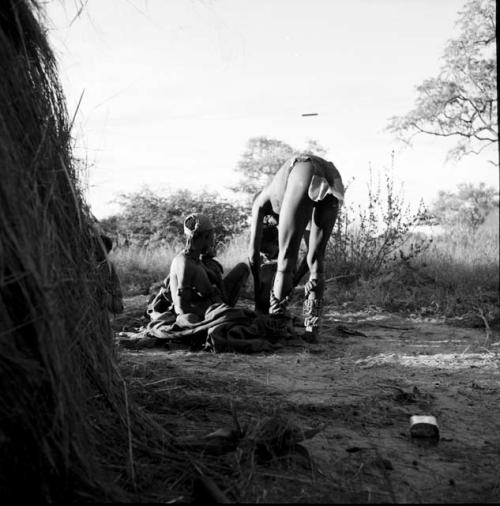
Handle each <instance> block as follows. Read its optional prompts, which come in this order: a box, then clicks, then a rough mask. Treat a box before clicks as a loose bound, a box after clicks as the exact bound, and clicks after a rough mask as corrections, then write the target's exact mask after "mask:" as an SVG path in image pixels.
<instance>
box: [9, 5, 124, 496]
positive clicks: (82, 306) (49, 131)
mask: <svg viewBox="0 0 500 506" xmlns="http://www.w3.org/2000/svg"><path fill="white" fill-rule="evenodd" d="M42 14H43V13H42V11H41V8H40V6H39V5H38V3H37V2H36V1H34V0H22V1H20V0H5V1H3V2H1V3H0V76H1V78H0V382H1V390H0V496H1V497H2V498H3V499H15V500H16V501H21V500H24V499H26V500H30V499H31V500H32V499H35V500H46V501H59V500H74V499H82V498H89V499H91V498H99V499H106V498H108V499H117V498H122V497H124V496H123V495H122V493H121V491H120V489H119V488H117V487H115V486H114V485H112V484H111V481H110V480H111V477H108V474H109V473H106V472H104V471H103V468H102V459H100V458H99V455H102V454H103V452H105V449H104V450H103V447H102V443H103V441H104V440H105V437H106V434H105V431H104V432H103V429H102V427H101V426H100V425H102V424H101V423H100V419H101V417H107V420H108V425H111V426H112V429H113V431H114V432H116V433H117V434H118V436H117V437H118V438H121V439H122V440H124V441H123V442H122V445H123V446H124V448H125V449H126V448H127V444H126V443H127V441H126V440H127V437H128V435H129V431H128V430H127V428H128V427H130V423H128V422H130V417H129V416H128V412H127V410H126V405H125V401H126V399H125V396H124V389H123V383H122V380H121V378H120V376H119V373H118V371H117V369H116V367H115V365H114V352H113V349H112V338H111V329H110V326H109V321H108V316H107V312H106V310H105V308H104V303H103V300H104V298H103V291H102V287H101V284H100V283H99V282H98V276H97V274H96V272H97V271H96V260H95V256H96V253H97V249H96V248H99V245H98V244H97V245H96V241H95V239H94V238H93V237H94V235H93V229H92V220H91V216H90V213H89V212H88V209H87V207H86V206H85V203H84V200H83V198H82V195H81V191H80V189H79V184H78V177H77V167H76V164H75V161H74V160H73V158H72V154H71V138H70V130H71V126H70V121H69V119H68V114H67V111H66V107H65V101H64V97H63V93H62V91H61V88H60V85H59V81H58V78H57V70H56V65H55V61H54V56H53V54H52V51H51V49H50V47H49V45H48V43H47V38H46V34H45V31H44V29H43V24H42V23H41V22H40V21H41V16H42ZM98 410H102V411H101V412H99V411H98ZM110 421H112V422H113V423H109V422H110ZM124 453H125V455H127V452H126V450H125V451H124Z"/></svg>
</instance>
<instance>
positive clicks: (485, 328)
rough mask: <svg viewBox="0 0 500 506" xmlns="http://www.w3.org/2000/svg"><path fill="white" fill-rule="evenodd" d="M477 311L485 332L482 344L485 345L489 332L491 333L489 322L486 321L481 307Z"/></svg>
mask: <svg viewBox="0 0 500 506" xmlns="http://www.w3.org/2000/svg"><path fill="white" fill-rule="evenodd" d="M477 313H478V315H479V317H480V318H481V320H483V322H484V331H485V332H486V339H485V340H484V343H483V346H486V343H487V342H488V341H489V339H490V334H491V328H490V324H489V323H488V320H487V319H486V316H485V315H484V311H483V310H482V309H481V308H478V309H477Z"/></svg>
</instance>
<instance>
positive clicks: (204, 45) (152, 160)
mask: <svg viewBox="0 0 500 506" xmlns="http://www.w3.org/2000/svg"><path fill="white" fill-rule="evenodd" d="M81 4H82V2H81V0H73V1H72V2H68V1H65V2H62V1H59V0H51V1H49V2H48V3H47V6H46V14H47V17H48V20H47V22H48V28H49V32H48V34H49V40H50V41H51V43H52V46H53V48H54V50H55V53H56V56H57V60H58V64H59V69H60V78H61V81H62V85H63V89H64V91H65V94H66V98H67V104H68V110H69V114H70V116H73V115H75V113H76V116H75V123H74V125H75V127H74V132H73V133H74V137H75V154H76V156H77V157H79V158H81V159H82V160H84V161H85V165H86V167H87V168H86V171H85V174H84V175H83V184H84V187H85V188H86V195H87V199H88V201H89V203H90V205H91V207H92V210H93V212H94V214H95V215H96V217H97V218H104V217H106V216H108V215H110V214H112V213H114V212H117V211H118V209H119V207H118V204H117V202H116V197H117V195H118V194H120V193H130V192H134V191H138V190H140V189H141V188H143V187H144V186H149V187H150V188H151V189H152V190H154V191H165V190H168V189H173V190H175V189H177V188H189V189H191V190H194V191H199V190H202V189H207V190H209V191H217V192H219V193H220V194H221V195H222V196H223V197H227V198H236V197H235V196H234V195H233V194H231V192H230V191H229V190H228V189H227V188H228V187H229V186H231V185H234V184H236V182H237V181H238V179H239V175H238V173H237V172H236V171H235V167H236V166H237V163H238V160H239V159H240V157H241V155H242V153H243V152H244V150H245V147H246V143H247V141H248V140H249V139H250V138H251V137H255V136H266V137H270V138H274V139H279V140H282V141H284V142H287V143H289V144H290V145H291V146H293V147H294V148H297V149H301V148H303V147H305V145H306V143H307V140H308V139H314V140H316V141H317V142H318V143H319V144H320V145H322V146H323V147H324V148H325V149H326V150H327V155H326V156H325V158H327V159H329V160H331V161H332V162H333V163H334V164H335V166H336V167H337V168H338V169H339V171H340V173H341V175H342V177H343V180H344V183H347V185H348V190H347V193H346V203H350V204H353V205H357V204H358V203H361V204H362V203H363V202H364V201H365V200H366V195H367V184H368V181H369V177H370V168H371V169H372V172H373V174H374V175H375V177H376V176H377V174H383V173H384V171H385V170H392V174H393V177H394V180H395V183H396V187H397V188H399V187H401V188H402V191H403V194H404V197H405V201H406V202H408V203H409V204H412V205H416V204H417V203H418V202H419V201H420V199H424V202H426V203H431V202H432V200H433V199H434V198H435V197H436V195H437V192H438V191H439V190H453V189H455V188H456V185H457V184H458V183H460V182H470V183H478V182H485V183H486V184H488V185H490V186H494V187H495V188H498V184H499V183H498V168H495V167H494V166H493V165H491V164H490V163H488V161H487V160H488V158H492V157H494V158H496V159H498V158H497V157H498V155H497V153H496V152H493V153H492V152H491V151H490V152H489V153H488V154H487V155H484V156H472V157H467V158H465V159H463V160H462V161H460V162H458V163H455V162H450V161H448V162H446V154H447V152H448V150H449V149H450V148H451V147H453V145H454V141H450V140H449V139H443V138H435V137H432V136H422V137H419V138H417V140H416V141H415V142H414V143H413V147H411V148H409V147H407V146H404V145H403V144H401V143H399V142H397V141H396V139H395V138H394V137H393V136H392V135H391V134H390V133H388V132H387V131H386V127H387V124H388V119H389V118H390V117H391V116H395V115H402V114H405V113H406V112H408V111H409V110H410V109H412V108H413V105H414V102H415V98H416V90H415V87H416V86H417V85H418V84H420V83H421V82H422V81H423V80H424V79H426V78H429V77H432V76H435V75H437V73H438V71H439V69H440V66H441V64H442V60H441V56H442V54H443V51H444V48H445V45H446V42H447V40H448V39H449V38H450V37H452V36H454V35H456V33H457V31H456V30H457V29H456V27H455V21H456V20H457V12H458V11H459V10H460V9H461V8H462V7H463V5H464V1H463V0H439V1H436V0H251V1H250V0H88V2H86V3H85V5H84V8H83V10H82V12H81V13H80V15H79V16H76V13H77V11H78V8H79V6H80V5H81ZM78 104H79V106H78ZM304 113H317V114H318V115H317V116H309V117H304V116H302V114H304ZM393 151H394V158H393V162H392V157H391V153H392V152H393ZM391 167H392V169H391Z"/></svg>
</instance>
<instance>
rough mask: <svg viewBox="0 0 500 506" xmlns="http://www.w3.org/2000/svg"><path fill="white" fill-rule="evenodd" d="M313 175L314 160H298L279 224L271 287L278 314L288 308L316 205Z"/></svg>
mask: <svg viewBox="0 0 500 506" xmlns="http://www.w3.org/2000/svg"><path fill="white" fill-rule="evenodd" d="M312 175H313V167H312V165H311V163H310V162H303V163H297V164H296V165H295V166H294V168H293V169H292V171H291V172H290V175H289V177H288V182H287V187H286V190H285V195H284V197H283V202H282V204H281V211H280V219H279V225H278V232H279V233H278V241H279V254H278V266H277V272H276V276H275V278H274V283H273V289H272V291H271V298H270V308H269V312H270V313H274V314H279V313H282V312H284V311H285V310H286V300H287V297H288V296H289V295H290V292H291V291H292V288H293V277H294V273H295V268H296V265H297V258H298V254H299V247H300V241H301V239H302V236H303V234H304V230H305V228H306V225H307V222H308V221H309V218H310V217H311V212H312V208H313V202H312V200H311V199H310V198H309V197H308V195H307V191H308V188H309V183H310V181H311V178H312Z"/></svg>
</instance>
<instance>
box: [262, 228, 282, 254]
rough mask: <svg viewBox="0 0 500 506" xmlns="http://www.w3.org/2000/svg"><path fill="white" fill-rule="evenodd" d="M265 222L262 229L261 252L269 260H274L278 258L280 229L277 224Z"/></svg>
mask: <svg viewBox="0 0 500 506" xmlns="http://www.w3.org/2000/svg"><path fill="white" fill-rule="evenodd" d="M271 223H273V222H272V221H271V222H267V223H266V222H264V226H263V228H262V241H261V245H260V251H261V252H262V253H263V254H264V255H265V256H266V257H267V259H268V260H274V259H276V258H277V257H278V252H279V243H278V227H277V224H276V222H274V223H275V224H271Z"/></svg>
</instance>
